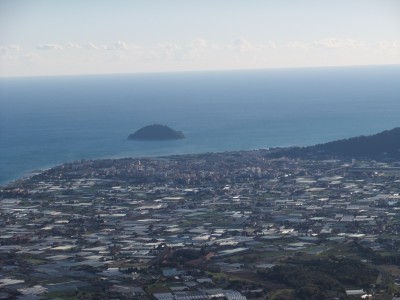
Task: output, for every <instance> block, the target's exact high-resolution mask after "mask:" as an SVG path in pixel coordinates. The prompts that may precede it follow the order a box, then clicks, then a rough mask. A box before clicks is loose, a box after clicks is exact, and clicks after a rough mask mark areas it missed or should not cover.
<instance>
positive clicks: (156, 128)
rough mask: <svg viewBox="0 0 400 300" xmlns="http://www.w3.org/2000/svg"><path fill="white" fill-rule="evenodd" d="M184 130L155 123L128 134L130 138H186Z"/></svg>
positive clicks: (144, 139) (154, 139) (152, 139)
mask: <svg viewBox="0 0 400 300" xmlns="http://www.w3.org/2000/svg"><path fill="white" fill-rule="evenodd" d="M184 138H185V136H184V135H183V133H182V131H176V130H173V129H171V128H169V127H168V126H165V125H160V124H153V125H148V126H145V127H142V128H140V129H139V130H137V131H136V132H135V133H132V134H130V135H129V136H128V139H129V140H142V141H156V140H179V139H184Z"/></svg>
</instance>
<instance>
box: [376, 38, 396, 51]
mask: <svg viewBox="0 0 400 300" xmlns="http://www.w3.org/2000/svg"><path fill="white" fill-rule="evenodd" d="M372 46H373V47H375V48H378V49H380V50H399V49H400V40H383V41H377V42H375V43H374V44H373V45H372Z"/></svg>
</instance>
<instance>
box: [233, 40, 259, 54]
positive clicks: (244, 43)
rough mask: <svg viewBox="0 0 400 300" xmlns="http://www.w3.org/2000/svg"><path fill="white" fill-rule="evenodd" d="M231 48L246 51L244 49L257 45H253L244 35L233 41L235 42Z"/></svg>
mask: <svg viewBox="0 0 400 300" xmlns="http://www.w3.org/2000/svg"><path fill="white" fill-rule="evenodd" d="M231 48H233V49H235V50H239V51H244V50H249V49H255V48H256V47H255V46H253V45H252V44H251V43H250V42H249V41H248V40H246V39H245V38H243V37H240V38H237V39H236V40H234V41H233V44H232V45H231Z"/></svg>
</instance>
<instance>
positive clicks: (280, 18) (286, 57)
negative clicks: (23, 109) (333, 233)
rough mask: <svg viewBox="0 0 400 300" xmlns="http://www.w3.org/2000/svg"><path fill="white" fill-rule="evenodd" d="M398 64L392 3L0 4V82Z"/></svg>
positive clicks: (399, 32)
mask: <svg viewBox="0 0 400 300" xmlns="http://www.w3.org/2000/svg"><path fill="white" fill-rule="evenodd" d="M372 64H400V1H399V0H374V1H372V0H335V1H333V0H273V1H272V0H158V1H156V0H142V1H139V0H136V1H135V0H126V1H123V0H112V1H111V0H104V1H103V0H64V1H63V0H35V1H33V0H0V76H2V77H4V76H27V75H28V76H32V75H33V76H36V75H60V74H99V73H101V74H103V73H138V72H164V71H192V70H226V69H254V68H276V67H314V66H339V65H372Z"/></svg>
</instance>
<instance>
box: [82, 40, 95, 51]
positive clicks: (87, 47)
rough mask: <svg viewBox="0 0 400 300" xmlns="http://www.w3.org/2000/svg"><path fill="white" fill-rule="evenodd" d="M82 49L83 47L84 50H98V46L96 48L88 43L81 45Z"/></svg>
mask: <svg viewBox="0 0 400 300" xmlns="http://www.w3.org/2000/svg"><path fill="white" fill-rule="evenodd" d="M82 47H84V48H86V49H88V50H99V47H98V46H96V45H95V44H93V43H90V42H89V43H85V44H83V45H82Z"/></svg>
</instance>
